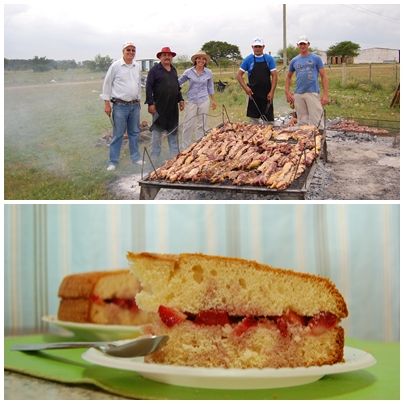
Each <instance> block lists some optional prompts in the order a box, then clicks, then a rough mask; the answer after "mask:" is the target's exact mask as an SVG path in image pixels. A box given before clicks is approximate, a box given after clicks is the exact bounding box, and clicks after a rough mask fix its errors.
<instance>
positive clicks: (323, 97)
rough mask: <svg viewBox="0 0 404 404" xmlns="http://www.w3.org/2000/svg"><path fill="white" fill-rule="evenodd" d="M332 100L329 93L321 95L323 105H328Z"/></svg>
mask: <svg viewBox="0 0 404 404" xmlns="http://www.w3.org/2000/svg"><path fill="white" fill-rule="evenodd" d="M329 102H330V100H329V98H328V95H324V94H323V96H322V97H321V105H327V104H328V103H329Z"/></svg>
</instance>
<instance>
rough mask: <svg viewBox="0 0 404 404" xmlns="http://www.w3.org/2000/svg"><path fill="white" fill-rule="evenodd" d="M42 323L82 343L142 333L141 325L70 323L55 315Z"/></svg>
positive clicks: (126, 337)
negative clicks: (61, 330)
mask: <svg viewBox="0 0 404 404" xmlns="http://www.w3.org/2000/svg"><path fill="white" fill-rule="evenodd" d="M42 321H45V322H47V323H48V324H51V325H56V326H57V327H60V328H62V329H64V330H66V331H68V333H67V334H66V333H65V334H64V335H66V336H71V335H74V336H76V337H77V338H80V339H81V340H84V341H115V340H120V339H130V338H136V337H138V336H139V335H142V334H143V333H144V332H143V326H141V325H138V326H132V325H103V324H92V323H91V324H90V323H73V322H70V321H60V320H58V319H57V317H56V316H55V315H50V316H44V317H42Z"/></svg>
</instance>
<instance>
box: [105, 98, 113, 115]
mask: <svg viewBox="0 0 404 404" xmlns="http://www.w3.org/2000/svg"><path fill="white" fill-rule="evenodd" d="M104 111H105V113H106V114H107V115H108V116H111V112H112V108H111V104H110V103H109V101H105V106H104Z"/></svg>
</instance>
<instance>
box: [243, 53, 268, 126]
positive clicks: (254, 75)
mask: <svg viewBox="0 0 404 404" xmlns="http://www.w3.org/2000/svg"><path fill="white" fill-rule="evenodd" d="M248 82H249V83H248V87H250V88H251V90H252V91H253V93H254V94H253V95H252V97H253V98H254V101H255V103H254V101H253V100H251V99H249V100H248V107H247V116H248V117H250V118H261V114H262V116H264V117H265V118H266V120H267V121H273V120H274V105H273V102H271V104H269V101H268V99H267V95H268V93H269V92H270V91H271V86H272V82H271V71H270V70H269V67H268V65H267V62H266V60H264V62H261V63H256V60H255V56H254V67H253V69H252V72H251V75H250V76H249V78H248ZM255 104H257V105H255ZM257 106H258V108H259V110H258V108H257Z"/></svg>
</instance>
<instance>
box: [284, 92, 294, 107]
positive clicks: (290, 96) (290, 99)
mask: <svg viewBox="0 0 404 404" xmlns="http://www.w3.org/2000/svg"><path fill="white" fill-rule="evenodd" d="M285 96H286V101H287V102H288V103H289V104H291V103H294V102H295V97H294V95H293V93H291V92H290V91H285Z"/></svg>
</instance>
